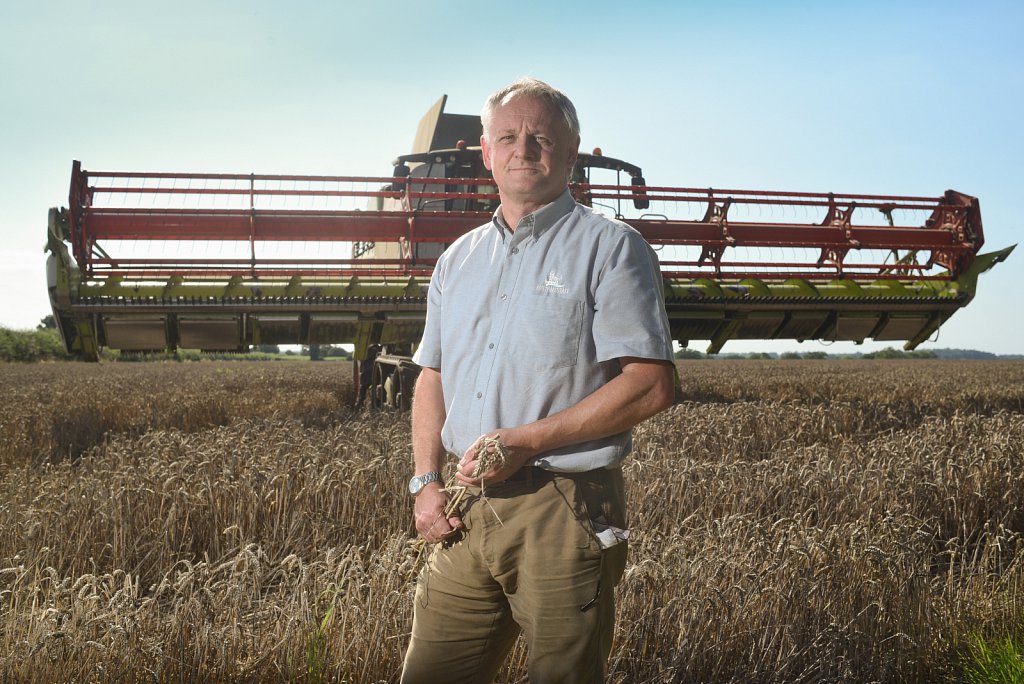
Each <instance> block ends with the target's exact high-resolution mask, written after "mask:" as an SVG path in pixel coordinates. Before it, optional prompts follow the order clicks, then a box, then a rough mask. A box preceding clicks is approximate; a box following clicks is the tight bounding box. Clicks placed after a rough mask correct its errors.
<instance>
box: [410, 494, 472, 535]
mask: <svg viewBox="0 0 1024 684" xmlns="http://www.w3.org/2000/svg"><path fill="white" fill-rule="evenodd" d="M447 505H448V495H447V494H445V493H444V490H443V489H442V488H441V483H440V482H431V483H430V484H428V485H427V486H426V487H424V488H423V489H422V490H421V491H420V493H419V494H417V495H416V500H415V504H414V505H413V515H414V517H415V519H416V531H417V532H419V533H420V536H421V537H423V539H424V540H425V541H426V542H427V543H429V544H437V543H438V542H441V541H444V540H445V539H446V538H447V537H449V536H451V535H452V534H454V533H455V532H456V531H457V530H460V529H462V518H460V517H459V515H458V512H455V513H454V514H453V515H452V516H451V517H450V518H446V517H445V515H444V509H445V506H447Z"/></svg>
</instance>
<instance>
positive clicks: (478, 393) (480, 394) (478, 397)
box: [476, 392, 484, 399]
mask: <svg viewBox="0 0 1024 684" xmlns="http://www.w3.org/2000/svg"><path fill="white" fill-rule="evenodd" d="M483 396H484V393H483V392H477V393H476V398H477V399H481V398H483Z"/></svg>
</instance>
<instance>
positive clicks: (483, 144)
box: [480, 135, 493, 171]
mask: <svg viewBox="0 0 1024 684" xmlns="http://www.w3.org/2000/svg"><path fill="white" fill-rule="evenodd" d="M480 156H481V157H483V160H484V168H485V169H487V170H488V171H493V169H492V168H491V146H490V145H488V144H487V136H485V135H481V136H480Z"/></svg>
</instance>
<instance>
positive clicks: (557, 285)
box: [537, 269, 569, 295]
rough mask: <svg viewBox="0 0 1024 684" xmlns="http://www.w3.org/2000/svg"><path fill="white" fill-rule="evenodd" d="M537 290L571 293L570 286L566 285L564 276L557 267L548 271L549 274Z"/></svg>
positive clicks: (550, 292) (562, 293)
mask: <svg viewBox="0 0 1024 684" xmlns="http://www.w3.org/2000/svg"><path fill="white" fill-rule="evenodd" d="M537 292H545V293H548V294H560V295H565V294H569V288H567V287H566V286H565V281H564V280H562V276H560V275H559V274H558V272H557V271H555V269H551V270H550V271H548V276H547V278H545V279H544V283H543V284H542V285H538V286H537Z"/></svg>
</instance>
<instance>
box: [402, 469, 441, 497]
mask: <svg viewBox="0 0 1024 684" xmlns="http://www.w3.org/2000/svg"><path fill="white" fill-rule="evenodd" d="M440 481H441V473H439V472H437V471H436V470H432V471H430V472H429V473H424V474H423V475H416V476H415V477H413V478H412V479H411V480H409V493H410V494H412V495H413V496H416V495H417V494H419V493H420V490H421V489H423V488H424V487H426V486H427V485H428V484H430V483H431V482H440Z"/></svg>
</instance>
